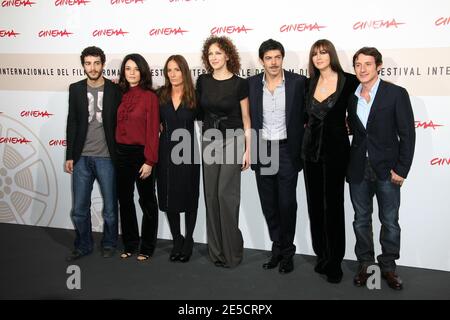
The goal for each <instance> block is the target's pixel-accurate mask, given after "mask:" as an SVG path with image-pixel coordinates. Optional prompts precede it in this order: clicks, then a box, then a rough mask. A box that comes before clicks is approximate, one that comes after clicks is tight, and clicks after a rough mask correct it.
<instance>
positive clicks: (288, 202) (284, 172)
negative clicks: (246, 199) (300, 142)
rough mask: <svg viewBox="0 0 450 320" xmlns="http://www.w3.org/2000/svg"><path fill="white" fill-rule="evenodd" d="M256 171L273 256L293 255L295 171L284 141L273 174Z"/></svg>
mask: <svg viewBox="0 0 450 320" xmlns="http://www.w3.org/2000/svg"><path fill="white" fill-rule="evenodd" d="M255 174H256V184H257V186H258V193H259V199H260V201H261V207H262V210H263V214H264V217H265V219H266V223H267V227H268V229H269V235H270V240H272V255H273V256H276V257H282V258H283V259H290V258H292V256H293V255H294V254H295V245H294V236H295V227H296V222H297V180H298V171H297V170H296V169H295V167H294V166H293V164H292V161H291V159H290V157H289V154H288V150H287V144H281V145H280V148H279V169H278V172H277V173H276V174H274V175H261V173H260V171H259V170H256V171H255Z"/></svg>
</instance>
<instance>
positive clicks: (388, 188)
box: [350, 168, 400, 272]
mask: <svg viewBox="0 0 450 320" xmlns="http://www.w3.org/2000/svg"><path fill="white" fill-rule="evenodd" d="M366 170H367V169H366ZM369 170H370V168H369ZM374 195H376V197H377V202H378V209H379V210H378V211H379V218H380V222H381V234H380V243H381V251H382V253H381V255H379V256H378V257H377V260H378V264H379V265H380V268H381V270H382V271H383V272H388V271H395V267H396V265H395V260H397V259H398V258H399V257H400V225H399V224H398V219H399V208H400V186H398V185H396V184H393V183H392V182H391V181H390V180H389V179H388V180H383V181H381V180H378V179H376V177H374V174H373V175H371V177H368V175H367V174H366V176H365V177H364V180H363V181H362V182H360V183H350V197H351V200H352V204H353V209H354V210H355V221H354V222H353V229H354V231H355V236H356V246H355V254H356V257H357V258H358V261H359V263H360V264H361V265H362V266H368V265H370V264H373V263H374V261H375V258H374V256H375V254H374V246H373V231H372V212H373V196H374Z"/></svg>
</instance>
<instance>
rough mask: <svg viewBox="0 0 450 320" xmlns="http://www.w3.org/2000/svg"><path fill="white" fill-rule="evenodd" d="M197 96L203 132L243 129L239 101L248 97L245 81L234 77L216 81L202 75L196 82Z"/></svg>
mask: <svg viewBox="0 0 450 320" xmlns="http://www.w3.org/2000/svg"><path fill="white" fill-rule="evenodd" d="M197 95H198V99H199V103H200V106H201V108H202V111H203V113H204V119H203V132H204V131H206V130H207V129H211V128H216V129H219V130H221V131H222V133H225V130H226V129H238V128H243V123H242V113H241V104H240V101H241V100H242V99H245V98H247V97H248V82H247V80H245V79H243V78H240V77H238V76H236V75H233V76H232V77H231V78H229V79H226V80H216V79H214V78H213V76H212V74H203V75H200V76H199V77H198V80H197Z"/></svg>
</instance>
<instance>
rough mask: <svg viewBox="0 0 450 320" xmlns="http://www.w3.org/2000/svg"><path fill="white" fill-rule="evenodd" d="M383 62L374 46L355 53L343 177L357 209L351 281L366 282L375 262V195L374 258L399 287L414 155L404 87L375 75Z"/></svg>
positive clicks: (394, 287)
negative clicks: (403, 204)
mask: <svg viewBox="0 0 450 320" xmlns="http://www.w3.org/2000/svg"><path fill="white" fill-rule="evenodd" d="M382 63H383V61H382V56H381V53H380V52H379V51H378V50H377V49H376V48H369V47H364V48H361V49H360V50H358V51H357V52H356V53H355V55H354V56H353V67H354V69H355V73H356V76H357V78H358V80H359V81H360V83H361V84H360V85H359V87H358V88H357V89H356V92H355V96H354V97H353V99H351V101H350V105H349V110H348V121H349V126H350V129H351V131H352V133H353V140H352V146H351V150H350V163H349V167H348V172H347V181H348V182H349V184H350V196H351V200H352V204H353V209H354V210H355V221H354V222H353V229H354V231H355V235H356V246H355V253H356V257H357V258H358V261H359V264H360V267H359V271H358V273H357V274H356V276H355V278H354V284H355V285H356V286H364V285H365V284H366V282H367V279H368V274H367V267H368V266H370V265H372V264H374V263H375V253H374V245H373V233H372V212H373V206H372V203H373V196H374V195H376V197H377V202H378V207H379V217H380V220H381V234H380V242H381V249H382V253H381V254H380V255H379V256H378V257H377V261H378V264H379V266H380V268H381V271H382V276H383V278H385V279H386V280H387V283H388V285H389V287H391V288H393V289H396V290H401V289H402V288H403V283H402V280H401V279H400V277H399V276H398V275H397V274H396V272H395V269H396V264H395V260H397V259H398V258H399V257H400V226H399V223H398V219H399V207H400V187H401V186H402V184H403V183H404V181H405V179H406V177H407V175H408V172H409V169H410V168H411V164H412V160H413V155H414V146H415V128H414V115H413V111H412V107H411V102H410V100H409V95H408V92H407V91H406V90H405V89H404V88H402V87H399V86H397V85H394V84H392V83H389V82H385V81H383V80H381V79H380V78H379V76H378V72H379V71H380V69H381V66H382Z"/></svg>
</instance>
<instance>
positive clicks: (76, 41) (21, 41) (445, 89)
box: [0, 0, 450, 271]
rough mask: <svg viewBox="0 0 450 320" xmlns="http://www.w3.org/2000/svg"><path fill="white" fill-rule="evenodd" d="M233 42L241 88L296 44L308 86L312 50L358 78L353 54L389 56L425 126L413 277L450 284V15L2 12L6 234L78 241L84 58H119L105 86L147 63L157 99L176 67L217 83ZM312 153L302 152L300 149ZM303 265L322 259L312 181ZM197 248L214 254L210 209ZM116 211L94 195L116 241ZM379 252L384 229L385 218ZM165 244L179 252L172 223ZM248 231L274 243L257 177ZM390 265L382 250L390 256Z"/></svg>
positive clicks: (438, 11) (255, 8) (340, 7)
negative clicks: (208, 247)
mask: <svg viewBox="0 0 450 320" xmlns="http://www.w3.org/2000/svg"><path fill="white" fill-rule="evenodd" d="M211 34H215V35H226V36H229V37H230V38H232V39H233V41H234V43H235V44H236V46H237V48H238V49H239V52H240V55H241V59H242V69H241V70H240V75H241V76H243V77H248V76H250V75H253V74H255V73H258V72H261V69H262V67H261V64H260V63H259V60H258V54H257V52H258V47H259V45H260V43H261V42H262V41H264V40H266V39H268V38H273V39H276V40H278V41H280V42H282V43H283V45H284V46H285V49H286V58H285V63H284V66H285V68H286V69H288V70H291V71H294V72H297V73H300V74H304V75H307V59H308V53H309V48H310V46H311V45H312V44H313V43H314V42H315V41H316V40H318V39H322V38H326V39H329V40H331V41H332V42H333V43H334V44H335V46H336V48H337V49H338V52H339V57H340V60H341V63H342V65H343V67H344V69H345V70H346V71H349V72H353V69H352V66H351V65H352V63H351V59H352V56H353V53H354V52H355V51H356V50H358V49H359V48H360V47H362V46H375V47H377V48H378V49H379V50H380V51H381V53H382V54H383V58H384V65H383V69H382V70H381V77H382V79H384V80H387V81H391V82H393V83H396V84H398V85H401V86H403V87H405V88H406V89H407V90H408V92H409V93H410V95H411V101H412V105H413V108H414V114H415V121H416V133H417V143H416V153H415V158H414V162H413V166H412V168H411V172H410V175H409V177H408V179H407V181H406V183H405V184H404V185H403V187H402V200H401V208H400V225H401V227H402V244H401V245H402V248H401V258H400V260H399V264H401V265H407V266H415V267H424V268H431V269H440V270H447V271H450V248H449V244H450V143H449V138H450V2H448V0H430V1H426V2H424V1H416V0H409V1H406V0H405V1H403V0H400V1H390V0H389V1H387V0H379V1H373V2H366V3H364V4H362V3H361V2H360V1H356V0H348V1H331V0H324V1H321V2H308V1H294V0H292V1H289V0H277V1H266V0H259V1H238V0H227V1H220V0H91V1H87V0H56V1H53V0H45V1H39V0H28V1H27V0H10V1H8V0H0V222H4V223H17V224H27V225H37V226H49V227H57V228H67V229H71V228H73V226H72V223H71V220H70V210H71V202H72V200H71V176H70V175H68V174H66V173H64V171H63V165H64V161H65V159H64V156H65V145H66V140H65V127H66V117H67V109H68V86H69V84H70V83H72V82H75V81H78V80H80V79H83V78H84V77H85V76H84V74H83V68H82V67H81V65H80V59H79V55H80V52H81V51H82V49H83V48H85V47H87V46H90V45H96V46H99V47H101V48H102V49H103V50H104V51H105V53H106V56H107V60H106V66H105V76H106V77H107V78H111V79H117V78H118V77H119V67H120V63H121V60H122V58H123V57H124V56H125V55H126V54H128V53H132V52H137V53H141V54H142V55H143V56H144V57H145V58H146V59H147V60H148V61H149V64H150V66H151V68H152V72H153V77H154V78H153V79H154V83H155V86H156V87H157V86H160V85H161V84H162V83H163V75H162V69H163V66H164V62H165V60H166V59H167V57H168V56H169V55H172V54H176V53H178V54H182V55H184V56H185V57H186V59H187V60H188V62H189V64H190V68H191V72H192V75H193V77H194V79H195V78H197V77H198V75H199V74H201V73H204V72H205V70H204V68H203V67H202V65H201V59H200V51H201V48H202V44H203V41H204V39H206V38H207V37H208V36H209V35H211ZM299 143H300V142H299ZM297 196H298V202H299V208H298V219H297V232H296V245H297V252H298V253H304V254H314V253H313V250H312V247H311V240H310V231H309V221H308V215H307V211H306V196H305V188H304V182H303V174H302V173H301V174H300V179H299V184H298V188H297ZM200 204H201V205H200V208H199V218H198V222H197V227H196V230H195V234H194V237H195V241H197V242H206V226H205V208H204V205H203V196H201V199H200ZM102 206H103V202H102V198H101V195H100V193H99V190H98V187H97V186H95V188H94V191H93V194H92V219H93V221H92V224H93V228H94V229H95V230H97V231H101V230H102V218H101V212H102ZM345 208H346V230H347V250H346V258H347V259H355V255H354V251H353V248H354V244H355V237H354V234H353V229H352V221H353V209H352V206H351V203H350V198H349V194H348V188H347V187H346V205H345ZM374 209H375V211H374V215H373V224H374V235H375V236H374V239H375V242H377V240H378V232H379V229H380V224H379V222H378V214H377V210H378V209H377V207H376V201H375V205H374ZM160 215H161V216H160V225H159V232H158V233H159V237H160V238H165V239H170V231H169V228H168V224H167V222H166V217H165V216H164V214H163V213H160ZM240 227H241V230H242V233H243V236H244V245H245V247H247V248H257V249H269V248H270V246H271V242H270V239H269V235H268V232H267V227H266V224H265V221H264V218H263V215H262V212H261V207H260V205H259V198H258V193H257V189H256V183H255V178H254V174H253V173H252V172H251V171H246V172H244V173H243V180H242V202H241V212H240ZM376 250H377V252H379V251H380V247H379V245H377V248H376Z"/></svg>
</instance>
